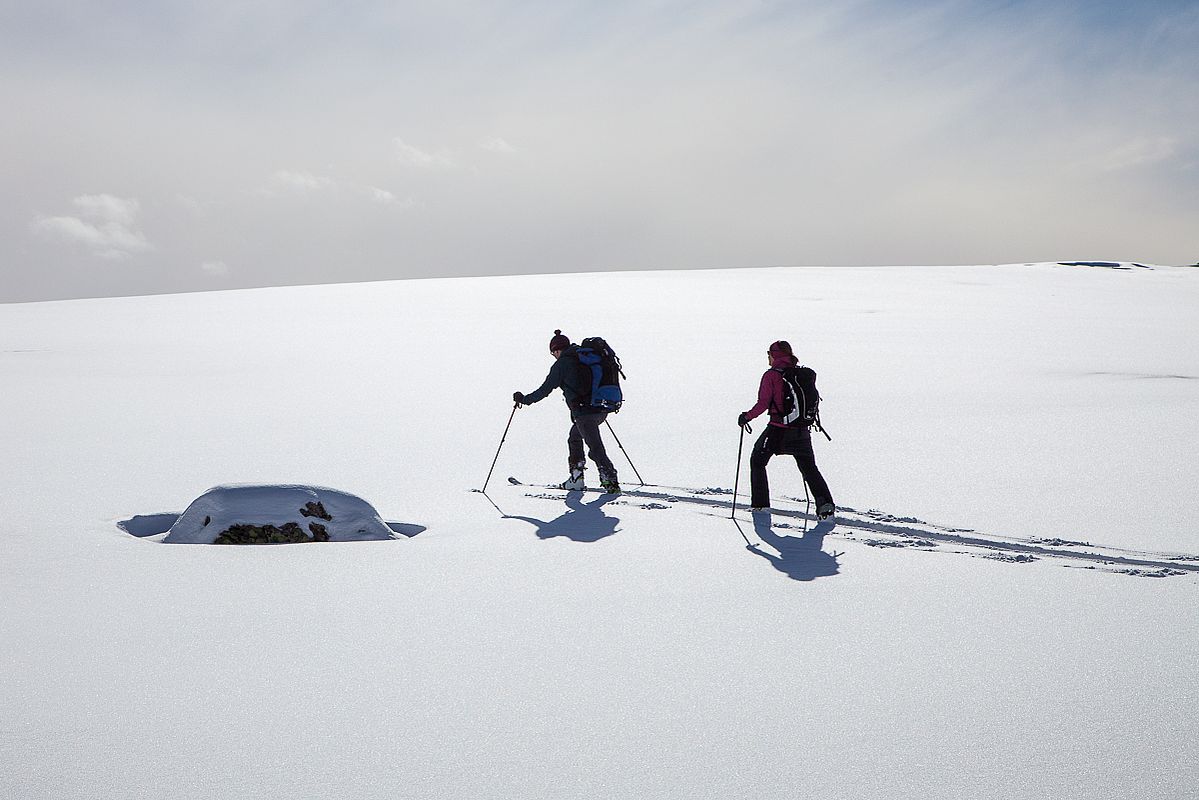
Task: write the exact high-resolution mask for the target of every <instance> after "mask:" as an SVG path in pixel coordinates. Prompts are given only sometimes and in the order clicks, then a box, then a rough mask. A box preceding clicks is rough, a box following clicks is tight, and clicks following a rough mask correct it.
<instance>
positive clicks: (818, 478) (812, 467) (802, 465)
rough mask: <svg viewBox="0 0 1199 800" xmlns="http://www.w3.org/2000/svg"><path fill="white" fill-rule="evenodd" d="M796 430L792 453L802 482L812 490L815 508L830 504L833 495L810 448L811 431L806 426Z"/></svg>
mask: <svg viewBox="0 0 1199 800" xmlns="http://www.w3.org/2000/svg"><path fill="white" fill-rule="evenodd" d="M798 431H799V433H798V435H797V436H796V438H795V443H794V451H793V455H794V456H795V463H796V464H798V465H799V471H800V474H802V475H803V479H804V482H805V483H807V484H808V488H809V489H811V490H812V500H813V501H815V503H816V508H821V507H822V506H824V505H825V504H826V503H828V504H832V503H833V495H832V493H831V492H830V491H829V489H828V483H826V482H825V480H824V476H823V475H821V474H820V468H819V467H817V466H816V453H815V452H813V450H812V433H811V431H809V430H808V429H807V428H799V429H798Z"/></svg>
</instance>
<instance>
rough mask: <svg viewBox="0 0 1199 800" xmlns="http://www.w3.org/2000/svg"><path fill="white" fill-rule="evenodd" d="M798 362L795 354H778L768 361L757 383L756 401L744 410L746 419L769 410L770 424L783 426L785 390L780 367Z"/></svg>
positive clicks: (791, 365) (792, 365)
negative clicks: (766, 368) (751, 406)
mask: <svg viewBox="0 0 1199 800" xmlns="http://www.w3.org/2000/svg"><path fill="white" fill-rule="evenodd" d="M798 363H799V359H798V358H796V357H795V356H784V355H779V356H778V357H777V358H775V359H774V360H773V361H771V362H770V369H768V370H766V372H765V373H763V374H762V383H761V384H759V385H758V402H757V403H755V404H754V407H753V408H751V409H750V410H749V411H746V412H745V418H746V419H747V420H751V419H754V418H755V417H757V416H758V415H760V414H761V413H762V412H763V411H767V410H769V411H770V424H771V425H777V426H779V427H782V428H785V427H786V425H784V424H783V421H782V417H783V415H782V410H783V402H784V400H785V398H786V392H785V389H784V386H783V374H782V373H781V372H779V370H780V369H784V368H786V367H794V366H795V365H796V364H798Z"/></svg>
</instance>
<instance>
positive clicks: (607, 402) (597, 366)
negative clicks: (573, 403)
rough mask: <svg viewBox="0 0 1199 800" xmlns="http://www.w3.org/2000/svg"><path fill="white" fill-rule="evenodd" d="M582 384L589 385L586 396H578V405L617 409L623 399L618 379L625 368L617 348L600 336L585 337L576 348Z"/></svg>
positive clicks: (604, 409) (600, 408)
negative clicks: (621, 364) (588, 391)
mask: <svg viewBox="0 0 1199 800" xmlns="http://www.w3.org/2000/svg"><path fill="white" fill-rule="evenodd" d="M575 358H577V359H578V361H579V367H580V369H581V370H582V374H583V378H584V383H585V385H588V386H590V387H591V392H590V393H589V395H588V396H587V397H581V398H579V407H580V408H587V409H592V410H595V411H619V410H620V406H621V404H622V403H623V402H624V395H623V393H622V392H621V390H620V379H621V378H623V377H624V371H623V370H621V368H620V358H619V357H617V355H616V351H615V350H613V349H612V348H611V347H609V346H608V343H607V342H605V341H604V340H603V339H602V338H600V337H599V336H592V337H590V338H587V339H584V340H583V341H582V342H581V343H580V344H579V346H578V347H577V348H575Z"/></svg>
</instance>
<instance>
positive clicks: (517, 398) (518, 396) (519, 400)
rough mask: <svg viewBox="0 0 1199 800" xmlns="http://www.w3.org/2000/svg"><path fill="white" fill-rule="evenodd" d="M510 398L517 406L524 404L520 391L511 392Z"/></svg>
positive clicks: (523, 397)
mask: <svg viewBox="0 0 1199 800" xmlns="http://www.w3.org/2000/svg"><path fill="white" fill-rule="evenodd" d="M512 400H513V401H514V402H515V403H516V404H517V405H518V406H523V405H524V404H525V396H524V395H523V394H521V393H520V392H513V393H512Z"/></svg>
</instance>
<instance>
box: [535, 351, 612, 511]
mask: <svg viewBox="0 0 1199 800" xmlns="http://www.w3.org/2000/svg"><path fill="white" fill-rule="evenodd" d="M577 349H578V345H576V344H571V342H570V338H569V337H568V336H565V335H563V333H562V331H554V337H553V338H552V339H550V354H551V355H553V357H554V364H553V366H552V367H550V371H549V374H548V375H546V376H545V382H544V383H542V384H541V386H539V387H538V388H537V389H536V390H534V391H532V392H530V393H528V394H522V393H521V392H514V393H513V395H512V399H513V400H515V401H516V402H517V404H519V405H522V406H527V405H532V404H533V403H536V402H538V401H540V400H544V399H545V398H546V397H549V395H550V392H552V391H554V390H555V389H561V390H562V394H563V396H564V397H565V398H566V407H567V408H569V409H570V423H571V424H570V435H569V436H567V438H566V443H567V447H568V449H569V456H568V458H569V462H568V464H569V468H570V477H568V478H567V479H566V480H565V481H563V482H562V483H560V484H558V486H559V488H562V489H584V488H586V483H585V482H584V480H583V471H584V470H585V469H586V468H587V460H586V459H585V458H584V457H583V444H584V443H586V445H587V454H588V455H589V456H591V460H592V461H594V462H595V465H596V467H597V468H599V479H600V486H602V487H603V489H604V491H605V492H608V493H609V494H620V483H619V482H618V481H617V476H616V467H614V466H613V465H612V459H610V458H608V452H607V450H605V449H604V440H603V439H601V438H600V430H599V429H600V425H603V424H604V420H606V419H607V418H608V412H607V411H593V410H592V409H591V407H590V406H589V405H587V404H588V402H589V401H590V399H591V377H590V371H588V372H586V373H584V371H583V370H584V367H583V366H582V365H581V364H580V363H579V359H578V357H577V356H576V355H575V351H576V350H577Z"/></svg>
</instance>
